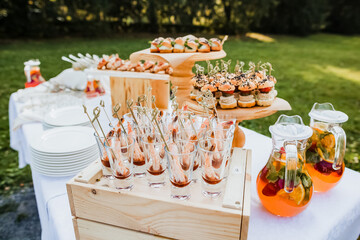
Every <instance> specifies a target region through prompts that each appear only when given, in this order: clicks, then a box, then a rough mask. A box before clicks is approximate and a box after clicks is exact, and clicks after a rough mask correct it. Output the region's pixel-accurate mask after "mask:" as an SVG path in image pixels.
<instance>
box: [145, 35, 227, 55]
mask: <svg viewBox="0 0 360 240" xmlns="http://www.w3.org/2000/svg"><path fill="white" fill-rule="evenodd" d="M226 40H227V36H225V37H224V39H223V40H222V41H221V40H220V39H218V38H211V39H210V40H208V39H206V38H203V37H201V38H197V37H195V36H193V35H187V36H184V37H178V38H176V39H173V38H163V37H159V38H155V39H154V40H153V41H151V42H150V52H151V53H194V52H202V53H208V52H210V51H221V50H222V49H223V44H224V42H225V41H226Z"/></svg>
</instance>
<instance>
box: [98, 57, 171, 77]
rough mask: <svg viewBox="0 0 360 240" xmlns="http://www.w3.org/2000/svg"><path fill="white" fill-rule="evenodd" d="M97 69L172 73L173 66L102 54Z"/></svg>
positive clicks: (165, 63)
mask: <svg viewBox="0 0 360 240" xmlns="http://www.w3.org/2000/svg"><path fill="white" fill-rule="evenodd" d="M97 69H98V70H114V71H129V72H147V73H159V74H161V73H163V74H172V73H173V68H172V67H171V66H170V64H169V63H167V62H153V61H145V60H141V61H139V62H137V63H131V61H130V60H124V59H121V58H119V55H118V54H113V55H110V56H109V55H103V58H102V59H101V60H100V61H99V63H98V65H97Z"/></svg>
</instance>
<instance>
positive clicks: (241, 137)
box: [232, 121, 245, 148]
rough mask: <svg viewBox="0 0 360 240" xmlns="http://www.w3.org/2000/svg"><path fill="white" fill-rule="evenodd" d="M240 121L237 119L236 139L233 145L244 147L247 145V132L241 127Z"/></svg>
mask: <svg viewBox="0 0 360 240" xmlns="http://www.w3.org/2000/svg"><path fill="white" fill-rule="evenodd" d="M239 123H240V121H236V125H235V132H234V140H233V142H232V147H239V148H242V147H243V146H244V145H245V134H244V132H243V130H241V128H240V127H239Z"/></svg>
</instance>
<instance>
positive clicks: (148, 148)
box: [141, 134, 167, 188]
mask: <svg viewBox="0 0 360 240" xmlns="http://www.w3.org/2000/svg"><path fill="white" fill-rule="evenodd" d="M141 142H142V146H143V148H144V153H145V159H146V178H147V181H148V184H149V186H150V187H154V188H159V187H162V186H164V185H165V175H166V173H165V172H166V167H167V162H166V158H165V144H164V142H163V140H162V139H161V135H160V134H153V135H152V136H151V135H148V136H144V137H142V138H141Z"/></svg>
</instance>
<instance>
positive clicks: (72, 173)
mask: <svg viewBox="0 0 360 240" xmlns="http://www.w3.org/2000/svg"><path fill="white" fill-rule="evenodd" d="M33 170H34V171H35V172H38V173H40V174H41V175H44V176H48V177H68V176H75V175H76V174H78V173H79V172H81V171H82V170H83V169H80V170H78V169H76V170H74V171H68V172H48V171H44V170H41V169H37V168H34V169H33Z"/></svg>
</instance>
